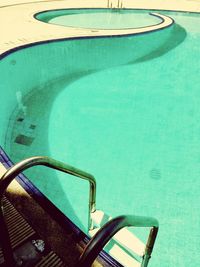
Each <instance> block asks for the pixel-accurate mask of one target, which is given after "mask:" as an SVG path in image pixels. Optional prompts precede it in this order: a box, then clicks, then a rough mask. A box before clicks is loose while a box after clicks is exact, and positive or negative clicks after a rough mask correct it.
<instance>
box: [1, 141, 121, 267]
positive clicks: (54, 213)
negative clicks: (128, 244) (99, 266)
mask: <svg viewBox="0 0 200 267" xmlns="http://www.w3.org/2000/svg"><path fill="white" fill-rule="evenodd" d="M0 162H1V163H2V164H3V165H4V166H5V168H7V169H8V168H10V167H12V166H13V165H14V164H13V162H12V161H11V159H10V158H9V156H8V155H7V154H6V152H5V151H4V150H3V148H2V147H1V146H0ZM16 180H17V182H18V183H19V184H20V185H21V186H22V187H23V188H24V190H25V191H26V192H27V193H28V194H29V195H30V196H31V197H32V198H33V199H34V200H35V201H36V202H37V203H38V204H39V205H40V206H41V207H42V208H43V209H44V210H45V211H46V212H47V213H48V214H49V215H50V216H51V217H52V218H53V219H54V220H55V221H57V222H58V224H60V225H61V226H62V227H63V228H65V229H68V230H70V231H72V232H73V233H74V234H75V235H76V237H77V242H78V241H83V242H84V243H85V244H86V243H88V241H89V240H90V238H89V237H88V236H87V235H86V234H85V233H83V232H82V231H81V230H80V229H79V228H78V227H77V226H76V225H75V224H74V223H73V222H72V221H71V220H70V219H69V218H68V217H66V216H65V215H64V214H63V213H62V212H61V211H60V210H59V209H58V208H57V207H56V206H55V205H54V204H53V203H52V202H51V201H50V200H49V199H48V198H47V197H46V196H45V195H44V194H43V193H42V192H41V191H40V190H39V189H38V188H37V187H35V186H34V184H33V183H32V182H31V181H30V180H29V179H28V178H27V177H26V176H25V175H24V174H19V175H18V176H17V177H16ZM99 255H100V256H101V257H102V259H104V260H105V261H106V262H107V263H109V264H110V265H111V266H113V267H123V265H121V264H120V263H118V262H117V261H116V260H115V259H113V258H112V257H111V256H109V255H108V254H107V253H106V252H104V251H102V252H100V254H99Z"/></svg>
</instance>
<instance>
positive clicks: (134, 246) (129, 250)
mask: <svg viewBox="0 0 200 267" xmlns="http://www.w3.org/2000/svg"><path fill="white" fill-rule="evenodd" d="M91 218H92V223H93V227H94V228H93V229H92V230H90V231H89V235H90V236H91V237H93V236H94V235H95V234H96V232H97V231H98V230H99V229H100V228H101V227H102V226H103V225H104V224H105V223H106V222H108V221H110V220H111V219H112V217H111V216H109V215H107V214H106V213H104V212H103V211H102V210H96V211H95V212H93V213H92V214H91ZM112 240H113V241H114V242H113V244H111V245H109V248H108V249H107V251H108V253H109V254H110V255H111V256H112V257H113V258H115V259H116V260H117V261H119V262H120V263H121V264H123V266H125V267H140V266H141V262H140V260H141V259H142V257H143V256H144V253H145V246H146V245H145V244H144V243H143V242H142V241H141V240H140V239H139V238H138V237H137V236H135V235H134V234H133V233H132V232H130V231H129V230H128V229H127V228H123V229H121V230H120V231H119V232H118V233H116V234H115V236H114V237H113V238H112Z"/></svg>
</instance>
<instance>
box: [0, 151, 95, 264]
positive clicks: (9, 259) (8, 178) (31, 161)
mask: <svg viewBox="0 0 200 267" xmlns="http://www.w3.org/2000/svg"><path fill="white" fill-rule="evenodd" d="M37 165H43V166H46V167H49V168H52V169H55V170H59V171H61V172H64V173H68V174H71V175H74V176H77V177H79V178H81V179H84V180H87V181H89V183H90V192H89V215H88V217H89V218H88V220H89V222H88V224H89V225H88V227H89V229H90V228H91V227H92V219H91V216H90V215H91V213H92V212H94V211H95V210H96V181H95V178H94V176H92V175H91V174H89V173H86V172H84V171H82V170H79V169H77V168H74V167H72V166H70V165H68V164H65V163H62V162H60V161H57V160H54V159H51V158H49V157H43V156H38V157H31V158H28V159H25V160H23V161H21V162H19V163H17V164H16V165H14V166H13V167H11V168H10V169H8V170H7V171H6V172H5V173H4V174H3V175H2V177H1V178H0V205H1V208H0V231H1V235H0V242H1V244H2V250H3V255H4V259H5V262H6V264H7V265H6V266H8V267H13V266H15V261H14V258H13V252H12V249H11V245H10V240H9V234H8V230H7V227H6V224H5V222H4V216H3V204H2V197H3V194H4V192H5V190H6V188H7V187H8V185H9V184H10V183H11V182H12V180H13V179H14V178H15V177H16V176H17V175H19V174H20V173H21V172H23V171H25V170H26V169H29V168H31V167H33V166H37Z"/></svg>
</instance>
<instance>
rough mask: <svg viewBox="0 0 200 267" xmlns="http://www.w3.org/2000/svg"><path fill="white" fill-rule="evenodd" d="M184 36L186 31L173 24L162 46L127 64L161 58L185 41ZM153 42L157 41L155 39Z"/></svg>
mask: <svg viewBox="0 0 200 267" xmlns="http://www.w3.org/2000/svg"><path fill="white" fill-rule="evenodd" d="M186 36H187V32H186V30H185V29H184V28H183V27H181V26H180V25H178V24H174V25H173V29H172V32H171V34H170V36H169V38H168V39H167V40H166V41H165V43H164V44H162V45H161V46H160V47H158V48H157V49H155V50H153V51H151V52H150V53H148V54H147V55H145V56H142V57H140V58H138V59H136V60H133V61H130V62H129V63H128V64H133V63H140V62H144V61H147V60H151V59H153V58H157V57H161V56H163V55H164V54H166V53H168V52H169V51H170V50H172V49H174V48H175V47H177V46H178V45H180V44H181V43H182V42H183V41H184V40H185V38H186ZM155 41H157V40H156V39H155Z"/></svg>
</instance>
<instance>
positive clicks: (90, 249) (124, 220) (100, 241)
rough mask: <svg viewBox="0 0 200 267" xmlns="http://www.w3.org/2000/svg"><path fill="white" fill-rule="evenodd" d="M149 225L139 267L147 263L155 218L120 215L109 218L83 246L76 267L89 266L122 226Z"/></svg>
mask: <svg viewBox="0 0 200 267" xmlns="http://www.w3.org/2000/svg"><path fill="white" fill-rule="evenodd" d="M131 226H135V227H151V231H150V234H149V237H148V240H147V243H146V247H145V252H144V255H143V259H142V263H141V267H146V266H147V265H148V262H149V259H150V258H151V253H152V251H153V247H154V243H155V240H156V236H157V233H158V229H159V223H158V221H157V219H155V218H152V217H143V216H133V215H122V216H119V217H116V218H114V219H111V220H110V221H108V222H107V223H106V224H105V225H103V226H102V227H101V228H100V229H99V231H98V232H97V233H96V234H95V235H94V236H93V238H92V239H91V240H90V241H89V243H88V244H87V246H86V247H85V249H84V251H83V253H82V254H81V256H80V258H79V262H78V265H77V267H78V266H79V267H88V266H91V265H92V263H93V262H94V260H95V259H96V258H97V256H98V255H99V253H100V251H101V250H102V249H103V247H104V246H105V245H106V243H107V242H108V241H109V240H110V239H111V238H112V237H113V236H114V235H115V234H116V233H117V232H118V231H119V230H121V229H122V228H124V227H131Z"/></svg>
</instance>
